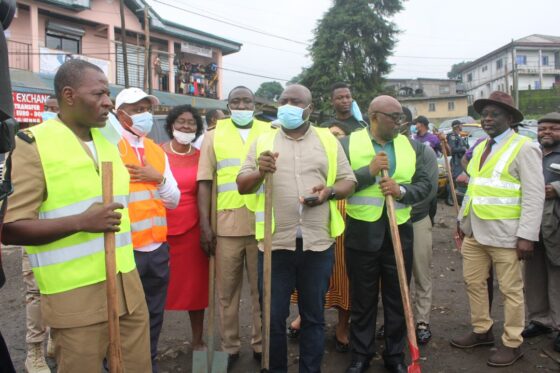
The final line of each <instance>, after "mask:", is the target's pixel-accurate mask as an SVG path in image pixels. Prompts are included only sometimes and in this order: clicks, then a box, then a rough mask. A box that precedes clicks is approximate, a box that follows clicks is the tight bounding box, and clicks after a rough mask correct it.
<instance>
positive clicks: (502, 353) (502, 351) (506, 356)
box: [486, 346, 523, 367]
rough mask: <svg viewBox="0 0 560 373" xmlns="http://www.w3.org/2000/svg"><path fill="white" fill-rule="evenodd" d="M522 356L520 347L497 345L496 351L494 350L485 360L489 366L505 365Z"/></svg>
mask: <svg viewBox="0 0 560 373" xmlns="http://www.w3.org/2000/svg"><path fill="white" fill-rule="evenodd" d="M522 356H523V352H522V351H521V348H520V347H517V348H513V347H506V346H500V347H498V351H496V352H494V354H493V355H492V356H490V358H489V359H488V361H487V362H486V363H487V364H488V365H490V366H491V367H507V366H510V365H512V364H513V363H515V362H516V361H517V360H519V359H520V358H521V357H522Z"/></svg>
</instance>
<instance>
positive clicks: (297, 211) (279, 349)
mask: <svg viewBox="0 0 560 373" xmlns="http://www.w3.org/2000/svg"><path fill="white" fill-rule="evenodd" d="M279 105H280V107H279V108H278V119H279V121H280V123H281V125H282V127H281V129H279V130H277V131H274V132H270V133H268V134H265V135H263V136H261V137H259V139H258V140H257V141H256V143H254V144H253V146H252V147H251V149H250V150H249V153H248V155H247V159H246V161H245V163H244V164H243V166H242V167H241V170H240V171H239V175H238V177H237V185H238V188H239V192H240V193H241V194H250V193H253V192H255V191H256V190H258V189H259V187H260V186H261V184H262V183H263V180H264V177H265V174H266V173H273V175H272V177H271V179H272V184H273V187H272V194H273V199H272V201H273V202H272V205H273V227H274V228H273V236H272V268H271V278H272V285H271V299H272V300H271V302H272V304H271V307H270V308H271V314H270V366H269V372H275V373H280V372H283V373H285V372H287V370H288V367H287V363H288V361H287V339H286V319H287V318H288V316H289V313H290V309H289V307H290V296H291V294H292V292H293V290H294V289H297V290H298V293H299V297H298V301H299V304H298V306H299V312H300V315H301V318H302V321H301V332H300V339H299V340H300V359H299V372H301V373H310V372H319V371H321V360H322V357H323V351H324V339H325V334H324V326H325V321H324V308H323V307H324V300H325V294H326V292H327V290H328V286H329V278H330V276H331V271H332V264H333V258H334V256H333V255H334V250H333V248H334V241H335V237H336V236H338V235H340V234H341V233H342V232H343V231H344V222H343V220H342V217H341V216H340V214H339V212H338V210H337V208H336V203H335V199H343V198H346V197H347V196H348V195H349V194H351V193H352V192H353V190H354V186H355V183H356V179H355V178H354V175H353V173H352V170H351V169H350V166H349V164H348V160H347V159H346V157H345V156H344V152H343V151H342V148H341V146H340V144H339V143H338V141H337V140H336V138H335V137H334V136H333V135H332V134H331V133H330V131H329V130H328V129H322V128H314V127H312V126H311V123H310V122H309V116H310V115H311V112H312V111H313V107H312V104H311V92H310V91H309V90H308V89H307V88H306V87H304V86H302V85H299V84H294V85H291V86H289V87H288V88H286V89H285V90H284V92H283V93H282V95H281V96H280V99H279ZM258 195H259V196H261V197H260V198H259V201H258V204H257V209H256V212H255V220H256V226H255V227H256V228H255V234H256V238H257V240H259V241H260V243H259V246H260V249H261V250H262V240H263V238H264V219H263V216H264V215H265V214H264V202H265V201H264V198H262V196H263V194H258ZM262 264H263V252H262V251H260V252H259V290H260V291H261V299H262V297H263V294H262V288H263V265H262ZM264 270H265V271H266V269H264ZM263 309H264V306H263Z"/></svg>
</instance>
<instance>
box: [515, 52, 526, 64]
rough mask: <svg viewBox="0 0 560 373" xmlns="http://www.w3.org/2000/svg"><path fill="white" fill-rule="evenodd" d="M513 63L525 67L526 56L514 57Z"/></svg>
mask: <svg viewBox="0 0 560 373" xmlns="http://www.w3.org/2000/svg"><path fill="white" fill-rule="evenodd" d="M515 63H516V64H518V65H527V56H526V55H524V54H520V55H518V56H517V57H515Z"/></svg>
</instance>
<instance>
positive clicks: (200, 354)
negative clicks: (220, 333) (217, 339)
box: [192, 351, 228, 373]
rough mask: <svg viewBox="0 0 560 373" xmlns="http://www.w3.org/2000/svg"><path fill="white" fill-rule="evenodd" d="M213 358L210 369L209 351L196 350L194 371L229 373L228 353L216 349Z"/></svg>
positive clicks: (201, 372) (195, 372)
mask: <svg viewBox="0 0 560 373" xmlns="http://www.w3.org/2000/svg"><path fill="white" fill-rule="evenodd" d="M213 355H214V357H213V359H212V371H210V370H208V352H207V351H194V352H193V363H192V373H227V365H228V354H227V353H225V352H222V351H214V353H213Z"/></svg>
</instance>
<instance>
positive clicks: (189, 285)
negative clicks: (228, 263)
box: [164, 147, 208, 311]
mask: <svg viewBox="0 0 560 373" xmlns="http://www.w3.org/2000/svg"><path fill="white" fill-rule="evenodd" d="M166 148H167V147H164V150H165V149H166ZM166 154H167V157H168V158H169V166H170V168H171V172H172V173H173V176H174V177H175V180H177V184H178V186H179V190H180V192H181V199H180V200H179V205H178V206H177V208H175V209H173V210H167V230H168V231H167V242H168V243H169V247H170V251H169V252H170V259H169V267H170V278H169V287H168V289H167V300H166V303H165V309H166V310H182V311H196V310H203V309H205V308H206V307H207V306H208V257H207V256H206V254H205V253H204V251H203V250H202V248H201V247H200V229H199V225H198V207H197V202H196V200H197V198H196V194H197V189H198V188H197V183H196V173H197V170H198V158H199V152H198V150H196V149H195V151H194V153H192V154H188V155H178V154H175V153H171V152H168V151H167V150H166Z"/></svg>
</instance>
